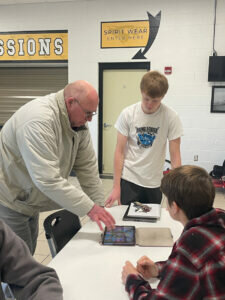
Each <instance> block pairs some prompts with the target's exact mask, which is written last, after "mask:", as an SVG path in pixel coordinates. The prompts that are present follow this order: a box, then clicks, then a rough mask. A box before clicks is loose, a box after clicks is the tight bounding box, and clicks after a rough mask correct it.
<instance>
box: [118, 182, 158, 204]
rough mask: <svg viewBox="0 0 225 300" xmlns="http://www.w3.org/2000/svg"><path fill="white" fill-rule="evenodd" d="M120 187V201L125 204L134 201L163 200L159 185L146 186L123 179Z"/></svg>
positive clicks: (152, 201) (156, 201)
mask: <svg viewBox="0 0 225 300" xmlns="http://www.w3.org/2000/svg"><path fill="white" fill-rule="evenodd" d="M120 187H121V193H120V195H121V198H120V201H121V204H123V205H128V204H130V203H131V202H134V201H139V202H141V203H156V204H160V203H161V201H162V192H161V190H160V188H159V187H158V188H146V187H143V186H140V185H137V184H135V183H132V182H129V181H127V180H124V179H121V182H120Z"/></svg>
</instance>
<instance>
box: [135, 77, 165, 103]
mask: <svg viewBox="0 0 225 300" xmlns="http://www.w3.org/2000/svg"><path fill="white" fill-rule="evenodd" d="M168 87H169V84H168V80H167V78H166V77H165V76H164V75H163V74H161V73H159V72H157V71H149V72H147V73H146V74H145V75H144V76H143V77H142V79H141V83H140V89H141V92H142V93H145V94H146V95H147V96H149V97H151V98H156V97H163V96H164V95H165V94H166V92H167V90H168Z"/></svg>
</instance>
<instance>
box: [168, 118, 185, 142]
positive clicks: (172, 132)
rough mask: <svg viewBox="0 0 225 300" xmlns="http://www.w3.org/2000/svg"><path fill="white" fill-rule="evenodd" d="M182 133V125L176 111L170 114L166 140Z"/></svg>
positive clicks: (175, 137) (173, 138)
mask: <svg viewBox="0 0 225 300" xmlns="http://www.w3.org/2000/svg"><path fill="white" fill-rule="evenodd" d="M182 135H183V126H182V123H181V120H180V118H179V116H178V114H177V113H174V114H173V115H172V116H170V120H169V130H168V140H169V141H172V140H175V139H177V138H179V137H181V136H182Z"/></svg>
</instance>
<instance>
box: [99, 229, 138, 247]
mask: <svg viewBox="0 0 225 300" xmlns="http://www.w3.org/2000/svg"><path fill="white" fill-rule="evenodd" d="M102 244H103V245H110V246H112V245H115V246H116V245H117V246H134V245H135V244H136V241H135V226H115V228H114V229H112V230H108V229H107V227H106V228H105V231H104V233H103V236H102Z"/></svg>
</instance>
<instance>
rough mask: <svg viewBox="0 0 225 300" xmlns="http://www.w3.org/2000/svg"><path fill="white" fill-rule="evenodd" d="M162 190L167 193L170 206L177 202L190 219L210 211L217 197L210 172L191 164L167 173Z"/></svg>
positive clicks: (162, 183)
mask: <svg viewBox="0 0 225 300" xmlns="http://www.w3.org/2000/svg"><path fill="white" fill-rule="evenodd" d="M161 191H162V192H163V194H165V195H166V197H167V199H168V204H169V206H171V204H172V202H173V201H174V202H176V204H177V205H178V206H179V207H180V208H181V209H182V210H183V212H184V213H185V215H186V216H187V218H188V219H189V220H190V219H193V218H196V217H199V216H201V215H203V214H205V213H207V212H208V211H210V210H211V209H212V206H213V202H214V198H215V188H214V186H213V183H212V179H211V177H210V176H209V174H208V173H207V172H206V171H205V170H204V169H202V168H200V167H197V166H191V165H186V166H181V167H178V168H176V169H174V170H172V171H170V172H169V173H168V174H166V175H165V176H164V177H163V179H162V182H161Z"/></svg>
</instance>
